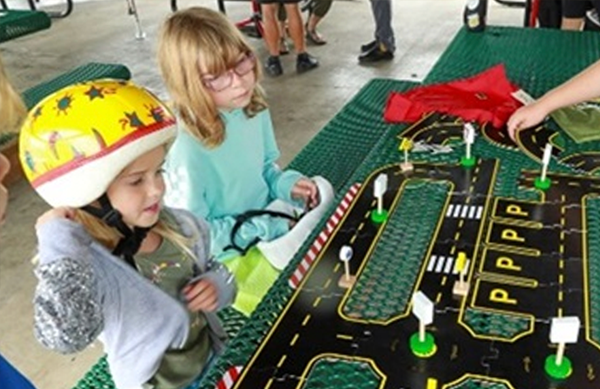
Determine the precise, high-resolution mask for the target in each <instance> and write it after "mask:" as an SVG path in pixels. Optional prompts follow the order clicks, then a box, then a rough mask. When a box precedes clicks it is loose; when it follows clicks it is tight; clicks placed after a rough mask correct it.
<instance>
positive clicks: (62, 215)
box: [35, 207, 75, 228]
mask: <svg viewBox="0 0 600 389" xmlns="http://www.w3.org/2000/svg"><path fill="white" fill-rule="evenodd" d="M74 218H75V209H73V208H69V207H58V208H52V209H51V210H49V211H46V212H44V213H43V214H42V216H40V217H38V219H37V222H36V223H35V227H36V228H38V227H40V226H42V225H43V224H45V223H47V222H49V221H50V220H52V219H70V220H73V219H74Z"/></svg>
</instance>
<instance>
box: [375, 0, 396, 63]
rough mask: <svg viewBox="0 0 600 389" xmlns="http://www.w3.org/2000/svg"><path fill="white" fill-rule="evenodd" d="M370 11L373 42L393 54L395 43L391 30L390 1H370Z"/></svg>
mask: <svg viewBox="0 0 600 389" xmlns="http://www.w3.org/2000/svg"><path fill="white" fill-rule="evenodd" d="M371 9H372V10H373V18H374V19H375V40H377V41H378V42H380V43H383V44H384V45H385V47H386V48H387V49H388V50H390V51H391V52H392V53H393V52H394V51H395V50H396V42H395V40H394V30H392V0H371Z"/></svg>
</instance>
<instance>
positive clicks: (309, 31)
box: [306, 0, 333, 45]
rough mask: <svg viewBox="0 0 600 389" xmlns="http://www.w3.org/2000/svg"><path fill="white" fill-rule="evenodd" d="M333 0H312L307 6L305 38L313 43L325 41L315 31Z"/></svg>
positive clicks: (324, 42) (321, 43)
mask: <svg viewBox="0 0 600 389" xmlns="http://www.w3.org/2000/svg"><path fill="white" fill-rule="evenodd" d="M332 3H333V0H313V1H312V2H311V4H310V6H309V11H308V15H309V16H308V21H307V22H306V39H307V40H308V41H309V42H311V43H313V44H315V45H324V44H326V43H327V41H326V40H325V38H323V36H322V35H321V34H319V32H318V31H317V25H318V24H319V22H321V20H322V19H323V18H324V17H325V15H327V12H329V10H330V9H331V4H332Z"/></svg>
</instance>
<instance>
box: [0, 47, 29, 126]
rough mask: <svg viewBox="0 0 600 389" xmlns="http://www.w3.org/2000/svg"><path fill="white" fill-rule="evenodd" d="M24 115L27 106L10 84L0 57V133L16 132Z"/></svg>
mask: <svg viewBox="0 0 600 389" xmlns="http://www.w3.org/2000/svg"><path fill="white" fill-rule="evenodd" d="M25 115H27V108H25V104H23V100H21V96H20V95H19V94H18V93H17V92H16V91H15V90H14V88H13V87H12V85H11V84H10V82H9V80H8V76H7V75H6V71H5V70H4V64H3V63H2V60H1V59H0V134H2V133H5V132H16V131H17V130H18V128H19V126H20V125H21V122H22V121H23V119H24V118H25Z"/></svg>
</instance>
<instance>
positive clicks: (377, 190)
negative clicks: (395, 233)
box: [371, 173, 388, 224]
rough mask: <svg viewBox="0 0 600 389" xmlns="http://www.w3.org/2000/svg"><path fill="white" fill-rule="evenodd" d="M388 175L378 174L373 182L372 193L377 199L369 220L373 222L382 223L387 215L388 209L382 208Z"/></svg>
mask: <svg viewBox="0 0 600 389" xmlns="http://www.w3.org/2000/svg"><path fill="white" fill-rule="evenodd" d="M387 186H388V176H387V174H384V173H382V174H380V175H378V176H377V178H376V179H375V182H374V183H373V195H374V196H375V198H376V199H377V209H376V210H375V211H373V212H371V220H372V221H373V222H374V223H377V224H380V223H383V222H384V221H385V220H386V219H387V217H388V211H387V210H385V209H383V195H384V194H385V192H386V191H387Z"/></svg>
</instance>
